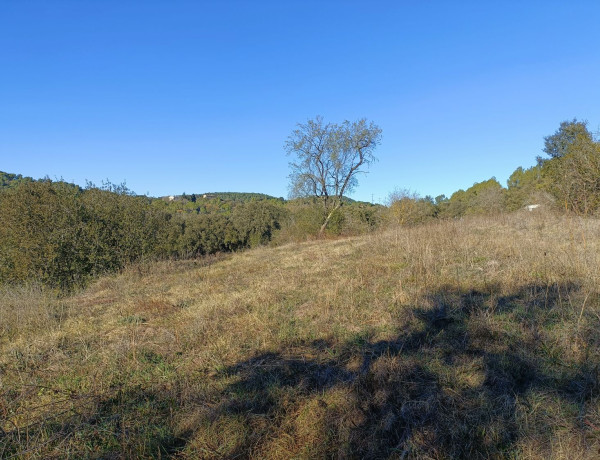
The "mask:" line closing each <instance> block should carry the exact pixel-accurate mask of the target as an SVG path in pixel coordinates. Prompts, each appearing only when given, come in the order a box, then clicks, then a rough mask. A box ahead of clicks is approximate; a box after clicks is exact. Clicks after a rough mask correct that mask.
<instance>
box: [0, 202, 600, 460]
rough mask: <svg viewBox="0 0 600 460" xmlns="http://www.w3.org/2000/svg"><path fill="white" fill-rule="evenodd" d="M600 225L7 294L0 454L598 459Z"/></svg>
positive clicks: (541, 220) (1, 336)
mask: <svg viewBox="0 0 600 460" xmlns="http://www.w3.org/2000/svg"><path fill="white" fill-rule="evenodd" d="M599 349H600V221H598V220H596V219H591V218H590V219H581V218H576V217H569V216H555V215H551V214H544V213H536V212H532V213H514V214H509V215H502V216H498V217H485V218H484V217H479V218H478V217H473V218H468V219H467V218H465V219H463V220H451V221H436V222H432V223H428V224H424V225H421V226H416V227H411V228H402V227H398V228H391V229H388V230H385V231H378V232H374V233H371V234H368V235H365V236H360V237H353V238H346V239H337V240H320V241H311V242H305V243H293V244H287V245H283V246H279V247H270V248H268V247H262V248H257V249H253V250H248V251H245V252H241V253H235V254H227V255H216V256H210V257H204V258H200V259H196V260H186V261H164V262H154V263H151V264H137V265H133V266H130V267H128V268H126V269H125V270H123V271H122V272H121V273H119V274H116V275H110V276H105V277H101V278H99V279H97V280H96V281H95V282H94V283H92V284H91V285H90V286H88V287H87V288H85V289H83V290H81V291H78V292H74V293H72V294H70V295H68V296H62V297H61V296H56V295H54V294H53V293H52V292H49V291H47V290H46V289H45V288H41V287H39V286H36V285H35V284H32V285H28V286H22V287H14V286H13V287H4V288H2V292H0V458H13V457H14V458H31V459H37V458H44V459H48V458H78V459H79V458H106V459H108V458H167V457H173V458H182V459H187V458H189V459H195V458H207V459H209V458H210V459H213V458H214V459H217V458H230V459H231V458H254V459H265V458H273V459H290V458H357V459H362V458H398V459H400V458H431V459H442V458H472V459H477V458H544V459H552V458H555V459H558V458H573V459H586V458H598V456H599V455H600V371H599V366H600V353H599V351H600V350H599Z"/></svg>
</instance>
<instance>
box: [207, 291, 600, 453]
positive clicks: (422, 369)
mask: <svg viewBox="0 0 600 460" xmlns="http://www.w3.org/2000/svg"><path fill="white" fill-rule="evenodd" d="M577 289H578V288H577V286H574V285H562V286H553V287H547V286H537V285H530V286H526V287H524V288H523V289H521V290H520V291H519V292H515V293H514V294H511V295H509V296H495V295H494V294H492V293H491V292H493V291H494V289H491V290H490V292H488V293H483V292H477V291H470V292H462V293H457V292H455V291H453V290H451V289H447V290H441V291H439V292H436V293H434V294H432V295H431V296H430V297H431V301H432V303H433V305H434V306H433V307H432V308H414V309H413V314H414V316H413V318H414V321H413V322H412V324H411V326H410V328H409V330H407V331H406V332H405V333H402V334H400V335H398V337H397V338H395V339H394V340H390V341H379V342H370V341H364V340H363V341H361V340H358V341H351V342H349V343H346V344H342V345H341V346H339V345H335V344H332V343H327V342H324V341H316V342H313V343H309V344H304V345H303V346H299V347H298V349H297V350H295V351H291V352H290V351H288V350H282V351H281V352H279V353H265V354H261V355H258V356H255V357H253V358H252V359H250V360H247V361H244V362H240V363H238V364H237V365H235V366H232V367H230V368H228V369H227V370H226V371H225V373H226V374H227V375H228V376H229V377H233V378H234V379H235V382H234V383H232V384H230V385H229V387H228V388H227V390H226V395H225V401H224V402H223V403H222V404H220V405H219V406H218V407H217V408H216V409H215V410H214V411H213V414H212V420H213V421H214V420H217V419H220V418H221V419H222V418H223V417H225V418H227V417H237V418H238V420H239V417H242V418H243V419H244V420H245V422H246V423H247V424H248V426H250V427H251V429H249V432H250V434H249V435H248V436H247V437H246V438H245V440H244V442H240V443H238V444H237V445H236V446H235V449H233V450H230V451H228V452H225V451H220V452H219V450H218V449H217V450H213V453H215V456H224V457H235V456H238V455H239V456H250V455H251V454H253V453H254V454H253V455H255V454H256V452H258V453H259V456H260V453H262V454H264V455H272V452H274V451H273V450H271V451H269V450H268V448H267V447H265V446H264V445H265V444H266V443H267V442H268V441H269V439H270V438H272V437H273V436H278V435H289V437H290V438H292V439H295V441H293V442H292V441H290V442H288V443H287V444H286V445H285V446H278V450H277V452H279V453H281V452H282V449H283V451H285V449H288V453H289V454H290V455H291V454H292V453H293V454H294V455H300V456H308V457H312V456H320V457H338V458H339V457H342V458H396V457H400V458H403V457H407V456H408V457H422V456H429V457H433V458H438V457H439V458H442V457H443V458H447V457H451V458H457V457H463V458H464V457H467V458H489V457H499V456H500V457H501V456H505V455H511V454H513V455H514V454H515V453H516V452H515V449H516V443H517V442H518V441H519V439H521V438H522V437H527V438H528V439H538V440H540V441H547V440H548V439H549V437H550V436H552V433H553V431H554V430H555V429H556V428H557V427H556V426H554V422H555V421H556V419H557V418H558V419H563V418H565V417H567V418H568V417H570V418H571V420H572V421H573V426H572V427H571V429H574V430H579V431H581V432H582V433H583V432H585V430H588V429H589V427H588V426H587V425H585V423H584V421H585V418H584V417H585V414H586V411H587V410H588V409H589V408H588V405H589V402H590V401H591V400H592V399H594V398H597V396H598V394H599V390H600V383H599V375H598V362H597V361H598V359H597V357H596V358H595V361H593V360H591V359H588V360H586V361H583V362H570V361H568V360H567V358H565V357H564V356H562V355H561V354H560V351H557V350H552V349H551V347H550V348H549V343H551V341H549V340H546V331H548V330H551V329H552V328H554V327H558V326H559V322H561V320H562V318H563V313H562V312H564V310H563V309H564V308H566V305H564V304H563V299H564V298H565V297H566V296H569V295H573V294H574V293H575V292H576V291H577ZM332 350H337V351H336V352H335V353H334V355H335V356H331V354H332ZM557 354H558V355H557ZM307 357H312V358H307ZM353 357H354V358H356V357H359V359H360V361H361V363H360V366H355V367H354V368H352V366H349V365H348V363H349V362H351V361H352V358H353ZM334 389H338V390H340V391H341V392H342V393H343V394H344V400H343V401H342V402H340V401H339V400H337V401H336V402H335V403H334V404H332V403H331V401H329V402H328V398H327V394H328V393H329V392H331V391H332V390H334ZM536 398H539V399H540V400H546V401H548V400H550V401H555V402H554V403H552V402H550V403H548V406H547V407H544V408H543V410H542V413H540V411H538V412H536V409H532V404H534V403H535V402H536ZM315 399H316V400H318V401H319V404H320V406H321V407H322V408H323V410H321V411H320V412H319V411H318V410H314V412H315V413H314V417H311V416H310V414H309V416H308V417H305V419H302V420H301V421H300V423H304V424H308V425H309V426H305V427H300V428H299V427H298V423H299V422H298V419H299V416H298V415H297V414H299V413H301V412H302V409H301V408H302V407H303V405H304V407H308V409H307V410H309V411H310V410H313V409H310V408H311V407H313V408H317V407H319V406H318V405H317V406H310V404H308V403H307V401H311V400H315ZM330 399H331V398H330ZM328 411H329V412H330V416H329V417H327V416H323V412H325V413H327V412H328ZM543 411H547V412H543ZM524 413H528V414H529V416H530V417H533V418H534V419H535V423H531V424H529V425H527V424H525V423H524V417H523V414H524ZM319 414H321V415H319ZM257 417H258V418H259V419H260V420H261V423H260V424H256V423H254V420H256V418H257ZM294 417H296V419H297V420H296V423H295V424H294V423H290V422H289V419H290V418H294ZM265 420H266V423H265ZM323 420H324V421H323ZM563 422H564V423H569V421H568V420H563ZM311 424H314V429H315V430H318V431H321V432H320V433H313V436H312V438H311V439H312V440H311V441H310V442H308V444H307V441H306V440H305V438H306V436H304V440H302V439H300V438H301V437H302V436H300V435H299V433H306V432H307V431H309V432H310V430H311V427H310V425H311ZM303 443H304V445H302V444H303ZM215 447H218V446H215ZM263 447H264V448H265V449H267V450H261V449H262V448H263ZM271 449H273V448H272V447H271ZM269 452H271V454H269ZM217 454H218V455H217ZM283 456H285V455H283Z"/></svg>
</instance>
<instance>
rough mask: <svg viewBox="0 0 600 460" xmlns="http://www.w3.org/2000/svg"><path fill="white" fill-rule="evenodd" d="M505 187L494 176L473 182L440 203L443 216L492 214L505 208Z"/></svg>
mask: <svg viewBox="0 0 600 460" xmlns="http://www.w3.org/2000/svg"><path fill="white" fill-rule="evenodd" d="M504 192H505V190H504V188H503V187H502V185H500V183H499V182H498V181H497V180H496V178H494V177H492V178H491V179H489V180H487V181H483V182H478V183H475V184H473V186H472V187H469V188H468V189H467V190H458V191H456V192H454V193H453V194H452V196H451V197H450V199H449V200H447V201H441V202H440V203H439V205H438V206H439V215H440V216H441V217H462V216H466V215H492V214H497V213H499V212H502V211H503V210H504Z"/></svg>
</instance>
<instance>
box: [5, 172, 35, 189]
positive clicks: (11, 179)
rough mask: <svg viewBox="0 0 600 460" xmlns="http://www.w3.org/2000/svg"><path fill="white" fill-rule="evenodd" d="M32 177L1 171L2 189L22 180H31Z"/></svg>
mask: <svg viewBox="0 0 600 460" xmlns="http://www.w3.org/2000/svg"><path fill="white" fill-rule="evenodd" d="M32 180H33V179H32V178H31V177H23V176H22V175H21V174H10V173H7V172H3V171H0V190H2V189H4V188H8V187H14V186H15V185H17V184H19V183H21V182H31V181H32Z"/></svg>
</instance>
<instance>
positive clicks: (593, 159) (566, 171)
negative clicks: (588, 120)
mask: <svg viewBox="0 0 600 460" xmlns="http://www.w3.org/2000/svg"><path fill="white" fill-rule="evenodd" d="M588 134H589V133H588ZM588 134H578V135H577V136H576V138H575V139H574V140H573V142H572V143H571V144H570V145H569V146H568V148H567V149H566V152H565V153H564V154H563V155H562V156H561V157H557V158H553V159H551V160H548V161H546V162H545V163H544V170H545V172H546V175H547V176H548V177H549V179H550V180H549V182H548V184H547V188H548V190H549V191H550V192H551V193H552V194H553V195H554V196H555V197H556V198H557V199H558V201H559V202H560V203H561V204H563V205H564V207H565V209H567V210H571V211H574V212H576V213H578V214H592V213H596V212H598V211H599V210H600V142H595V141H594V140H593V139H592V138H591V135H588Z"/></svg>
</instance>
